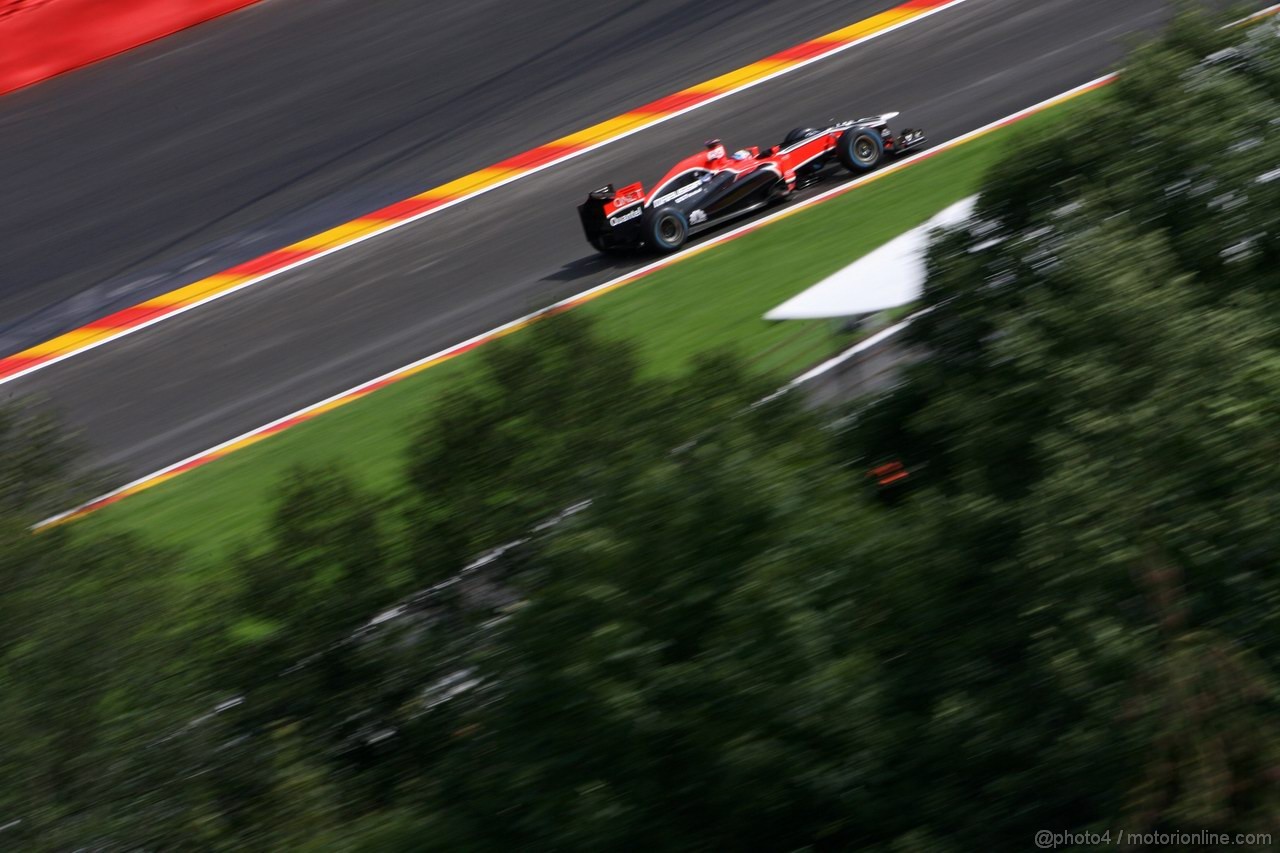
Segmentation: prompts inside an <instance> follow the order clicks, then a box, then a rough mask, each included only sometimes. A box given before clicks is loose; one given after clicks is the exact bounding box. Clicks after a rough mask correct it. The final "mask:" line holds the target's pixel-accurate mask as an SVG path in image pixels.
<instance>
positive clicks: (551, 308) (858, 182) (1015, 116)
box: [33, 73, 1116, 530]
mask: <svg viewBox="0 0 1280 853" xmlns="http://www.w3.org/2000/svg"><path fill="white" fill-rule="evenodd" d="M1115 77H1116V74H1114V73H1112V74H1104V75H1103V76H1101V77H1098V78H1096V79H1094V80H1091V81H1089V82H1088V83H1083V84H1081V85H1079V86H1073V87H1072V88H1070V89H1067V90H1066V91H1065V92H1061V93H1059V94H1057V95H1054V96H1053V97H1050V98H1045V99H1044V100H1043V101H1040V102H1038V103H1036V104H1033V105H1032V106H1029V107H1025V108H1023V109H1021V110H1018V111H1017V112H1014V113H1010V114H1009V115H1007V116H1005V117H1004V118H1001V119H997V120H995V121H993V122H990V123H988V124H985V125H983V126H982V127H979V128H976V129H974V130H970V131H968V132H966V133H962V134H960V135H959V136H956V137H952V138H951V139H948V140H946V141H945V142H940V143H938V144H937V145H935V146H934V147H932V148H929V149H927V150H925V151H921V152H918V153H916V154H913V155H911V156H909V157H906V158H904V159H902V160H899V161H897V162H896V163H892V164H890V165H889V166H887V167H885V168H883V169H879V170H877V171H875V172H872V173H870V174H868V175H864V176H863V177H861V178H857V179H855V180H853V181H849V182H848V183H845V184H841V185H840V186H838V187H832V188H831V189H829V190H826V191H825V192H822V193H819V194H818V195H816V196H813V197H812V198H807V199H805V200H804V201H801V202H798V203H796V204H795V205H792V206H789V207H787V208H785V209H784V210H780V211H778V212H776V213H772V214H769V215H768V216H764V217H761V218H760V219H757V220H754V221H752V222H749V223H747V224H745V225H740V226H738V227H737V228H734V229H732V230H730V231H726V232H724V233H723V234H718V235H716V236H715V237H713V238H711V239H710V240H706V241H704V242H702V243H699V244H698V245H696V246H691V247H690V248H688V249H685V250H684V251H682V252H677V253H675V254H674V255H668V256H667V257H665V258H660V259H659V260H656V261H653V262H652V263H649V264H646V265H644V266H642V267H639V268H637V269H634V270H631V271H630V272H627V273H624V274H622V275H620V276H618V277H616V278H612V279H610V280H609V281H606V282H604V283H603V284H597V285H595V286H594V287H590V288H588V289H586V290H584V291H581V292H580V293H577V294H574V295H573V296H568V297H566V298H564V299H561V300H559V301H558V302H554V303H552V304H551V305H548V306H547V307H545V308H540V309H538V310H537V311H532V312H530V313H528V314H525V315H524V316H522V317H518V318H516V319H514V320H510V321H508V322H506V323H503V324H502V325H500V326H495V327H494V328H492V329H490V330H488V331H486V332H481V333H480V334H478V335H473V336H472V337H470V338H467V339H466V340H464V341H462V342H460V343H456V344H453V345H452V346H449V347H446V348H444V349H442V350H439V351H437V352H435V353H432V354H431V355H428V356H424V357H422V358H420V359H417V360H416V361H412V362H410V363H408V364H406V365H403V366H402V367H397V368H395V369H394V370H390V371H387V372H386V373H383V374H381V375H380V376H377V377H375V378H373V379H368V380H366V381H364V382H361V383H360V384H358V385H354V386H352V387H351V388H348V389H346V390H345V391H339V392H338V393H336V394H333V395H330V396H328V397H325V398H324V399H323V400H320V401H319V402H316V403H312V404H310V405H308V406H304V407H303V408H301V409H297V410H296V411H294V412H291V413H289V414H287V415H283V416H281V417H279V418H276V419H275V420H273V421H271V422H269V423H266V424H263V425H262V426H260V427H255V428H254V429H251V430H249V431H248V432H245V433H241V434H240V435H238V436H236V437H234V438H230V439H227V440H226V441H224V442H221V443H220V444H216V445H214V446H213V447H210V448H208V449H206V450H202V451H200V452H198V453H193V454H191V455H190V456H188V457H186V458H184V459H181V460H179V461H177V462H174V463H172V464H170V465H166V466H165V467H163V468H160V469H158V470H156V471H153V472H152V473H150V474H146V475H144V476H142V477H139V478H137V479H136V480H132V481H130V482H128V483H125V484H124V485H123V486H119V487H117V488H115V489H112V490H111V491H109V492H106V493H104V494H101V495H99V496H98V497H95V498H92V499H90V500H87V501H85V502H84V503H82V504H79V505H77V506H75V507H72V508H71V509H68V510H64V511H63V512H60V513H58V514H57V515H52V516H50V517H48V518H46V519H44V520H43V521H40V522H37V523H36V524H35V525H33V529H36V530H39V529H40V528H42V527H47V526H49V525H51V524H55V523H57V522H59V521H61V520H62V519H64V518H67V517H68V516H71V515H74V514H75V513H77V512H79V511H80V510H81V509H83V508H85V507H87V506H89V505H91V504H95V503H99V502H101V501H105V500H110V499H111V498H113V497H115V496H117V495H119V494H121V493H123V492H126V491H128V490H129V489H132V488H134V487H135V486H140V485H142V484H143V483H146V482H148V481H150V480H154V479H156V478H158V477H163V476H164V475H165V474H168V473H170V472H171V471H174V470H176V469H178V468H181V467H182V466H184V465H187V464H189V463H191V462H194V461H196V460H197V459H200V458H202V457H204V456H208V455H209V454H211V453H217V452H218V451H219V450H222V449H224V448H226V447H228V446H230V445H232V444H236V443H238V442H241V441H245V440H247V439H250V438H253V437H254V436H256V435H259V434H260V433H263V432H266V431H268V430H270V429H273V428H274V427H276V426H278V425H280V424H282V423H284V422H285V421H288V420H292V419H294V418H297V417H301V416H303V415H306V414H308V413H310V412H312V411H314V410H316V409H319V408H321V407H323V406H327V405H329V404H330V403H333V402H336V401H338V400H340V399H342V398H344V397H349V396H352V395H355V394H359V393H360V392H362V391H364V390H366V389H368V388H369V387H371V386H373V385H377V384H379V383H381V382H386V381H388V380H394V379H395V378H396V377H398V376H400V375H401V374H404V373H407V372H409V371H412V370H414V369H415V368H418V367H420V366H422V365H423V364H426V363H427V362H430V361H435V360H437V359H442V358H446V357H448V356H450V355H452V354H454V353H456V352H457V351H458V350H462V349H466V348H467V347H470V346H473V345H475V344H479V343H482V342H483V341H485V340H488V339H491V338H493V337H495V336H497V335H500V334H502V333H503V332H505V331H507V330H508V329H511V328H512V327H513V326H522V325H526V324H528V323H530V322H533V321H535V320H537V319H538V318H539V317H542V316H544V315H546V314H551V313H554V312H555V311H556V310H558V309H561V308H564V307H566V306H568V305H570V304H572V303H574V302H577V301H579V300H582V299H586V298H588V297H590V296H592V295H593V294H595V293H597V292H599V291H601V290H607V289H611V288H614V287H617V286H618V285H621V284H624V283H626V282H627V281H629V280H631V279H633V278H639V277H641V276H644V275H647V274H648V273H650V272H653V271H655V270H658V269H661V268H662V267H666V266H670V265H672V264H675V263H677V262H678V261H680V260H682V259H684V258H686V257H688V256H690V255H693V254H696V253H698V252H701V251H704V250H706V249H709V248H711V247H713V246H716V245H718V244H720V243H723V242H726V241H728V240H731V239H733V238H734V237H736V236H738V235H740V234H743V233H745V232H747V231H751V230H753V229H755V228H760V227H763V226H765V225H768V224H769V223H771V222H773V221H775V220H777V219H781V218H783V217H785V216H789V215H791V214H793V213H796V212H798V211H801V210H804V209H805V208H806V207H810V206H812V205H814V204H818V203H819V202H822V201H825V200H827V199H829V198H831V197H833V196H836V195H839V194H841V193H844V192H849V191H851V190H854V189H856V188H858V187H860V186H862V185H863V184H865V183H867V182H869V181H871V180H873V179H875V178H878V177H880V176H883V175H887V174H890V173H892V172H895V171H898V170H900V169H904V168H906V167H908V166H910V165H912V164H914V163H916V162H919V161H921V160H923V159H925V158H927V157H928V156H930V155H932V154H937V153H940V152H942V151H946V150H948V149H951V148H955V147H957V146H959V145H963V144H964V143H965V142H968V141H969V140H970V139H972V138H973V137H975V136H979V135H981V134H984V133H987V132H989V131H992V130H996V129H998V128H1000V127H1001V126H1003V125H1007V124H1010V123H1012V122H1016V121H1018V120H1020V119H1023V118H1026V117H1027V116H1029V115H1032V114H1034V113H1036V112H1038V111H1040V110H1043V109H1045V108H1047V107H1049V106H1052V105H1053V104H1054V102H1056V101H1060V100H1062V99H1063V98H1069V97H1071V96H1072V95H1075V94H1077V93H1080V92H1083V91H1085V90H1087V89H1090V88H1093V87H1097V86H1100V85H1103V84H1105V83H1107V82H1110V81H1111V80H1112V79H1114V78H1115ZM864 343H865V342H864ZM846 352H847V351H846ZM836 358H839V356H837V357H836ZM810 372H812V371H810Z"/></svg>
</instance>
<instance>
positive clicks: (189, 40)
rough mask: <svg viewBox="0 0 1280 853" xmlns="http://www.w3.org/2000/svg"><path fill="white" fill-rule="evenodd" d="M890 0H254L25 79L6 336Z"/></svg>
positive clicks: (407, 188) (346, 212) (11, 189)
mask: <svg viewBox="0 0 1280 853" xmlns="http://www.w3.org/2000/svg"><path fill="white" fill-rule="evenodd" d="M899 2H902V0H854V2H839V0H747V2H742V3H737V4H734V6H733V8H734V10H735V14H734V15H732V16H726V15H725V14H724V10H723V7H721V6H719V5H716V4H707V3H704V2H692V0H645V2H643V3H636V2H625V0H599V2H595V3H591V4H587V5H588V6H589V10H590V11H588V12H584V11H583V10H584V4H583V3H581V2H579V0H539V2H537V3H521V2H516V0H472V1H471V2H468V3H443V2H437V3H424V2H422V0H379V2H377V3H370V2H368V0H265V2H263V3H260V4H258V5H255V6H252V7H250V8H247V9H244V10H241V11H239V12H236V13H235V14H232V15H229V16H227V17H224V18H220V19H218V20H215V21H212V22H210V23H207V24H204V25H202V26H200V27H196V28H194V29H191V30H188V31H185V32H183V33H180V34H178V35H175V36H171V37H169V38H166V39H163V40H161V41H158V42H155V43H152V44H150V45H146V46H144V47H142V48H140V49H138V50H135V51H132V52H130V53H128V54H125V55H123V56H120V57H117V58H115V59H112V60H108V61H107V62H104V63H101V64H98V65H95V66H91V67H89V68H87V69H83V70H80V71H77V72H76V73H74V74H70V75H67V76H65V77H59V78H56V79H54V80H52V81H49V82H47V83H43V84H41V85H39V86H35V87H33V88H30V89H27V90H24V91H21V92H18V93H15V94H13V95H12V96H8V97H5V98H3V99H0V163H3V164H5V169H4V183H3V188H4V200H5V204H4V205H2V206H0V259H2V260H3V263H2V264H0V350H3V352H5V353H9V352H16V351H17V350H19V349H22V348H24V345H30V344H33V343H37V342H39V341H41V340H45V339H48V338H49V337H52V336H53V335H54V334H56V333H58V332H61V331H64V330H66V329H67V328H74V327H76V326H78V325H80V324H81V323H83V322H85V321H88V320H90V319H93V318H95V317H99V316H102V315H103V314H106V313H108V311H109V310H110V309H115V308H122V307H126V306H128V305H132V304H136V303H137V302H141V301H142V300H144V299H146V298H147V297H149V296H151V295H154V294H155V293H158V292H163V291H166V290H171V289H173V288H175V287H178V286H181V285H183V284H186V283H187V282H190V281H193V280H195V279H197V278H200V277H201V276H202V275H206V274H211V273H216V272H219V271H221V270H223V269H226V268H227V267H230V266H232V265H234V264H235V263H238V262H240V261H244V260H249V259H251V258H254V257H257V256H258V255H261V254H263V253H264V252H266V251H270V250H272V249H275V248H278V247H280V246H283V245H287V244H289V243H291V242H294V241H295V240H297V239H301V238H304V237H309V236H310V235H312V234H315V233H318V232H319V231H323V230H324V229H326V228H329V227H331V226H333V225H337V224H339V223H342V222H345V221H347V220H349V219H351V218H353V217H355V216H358V215H360V214H362V213H365V212H367V211H370V210H374V209H376V208H378V207H381V206H383V205H384V204H387V203H390V202H395V201H399V200H400V199H402V198H404V197H406V196H409V195H412V194H413V193H415V192H418V191H421V190H423V189H426V188H427V187H431V186H436V185H438V184H442V183H444V182H446V181H448V180H450V179H452V178H456V177H458V176H459V175H464V174H467V173H469V172H472V171H474V170H476V169H479V168H482V167H484V166H488V165H489V164H490V163H493V162H496V161H498V160H501V159H502V158H504V157H506V156H509V155H511V154H514V153H518V152H521V151H524V150H527V149H529V148H532V147H534V146H535V145H538V144H540V143H543V142H546V141H548V140H550V139H554V138H556V137H557V136H560V135H563V134H565V133H569V132H573V131H575V130H578V129H580V128H583V127H587V126H589V125H591V124H593V123H595V122H597V121H600V120H603V119H608V118H612V117H613V116H615V115H617V114H618V113H619V112H621V111H622V110H624V109H626V108H627V107H630V106H635V105H638V104H643V103H646V102H647V101H650V100H653V99H655V98H659V97H662V96H663V95H666V94H668V93H670V92H673V91H676V90H678V89H681V88H683V87H685V86H688V85H692V84H695V83H700V82H702V81H703V80H707V79H709V78H711V77H714V76H716V75H718V74H722V73H724V72H726V71H731V70H733V69H735V68H739V67H741V66H742V65H744V64H746V63H749V62H751V61H753V60H756V59H758V58H760V57H762V56H766V55H768V54H770V53H774V52H776V51H778V50H783V49H785V48H788V47H790V46H792V45H793V44H796V43H798V42H801V41H804V40H807V39H810V38H813V37H814V36H818V35H823V34H825V33H827V32H829V31H831V30H832V29H834V28H836V27H838V26H842V25H844V24H846V23H850V22H852V21H855V20H858V19H860V18H864V17H867V16H869V15H872V14H874V13H876V12H879V11H883V10H884V9H887V8H891V7H893V6H895V5H897V4H898V3H899ZM672 20H682V21H684V22H686V23H685V25H684V26H682V27H677V28H672V27H671V26H670V21H672ZM709 32H714V34H715V37H714V42H709V41H708V35H707V34H708V33H709ZM659 46H660V47H661V54H660V58H658V59H657V60H656V61H655V57H654V49H655V47H659Z"/></svg>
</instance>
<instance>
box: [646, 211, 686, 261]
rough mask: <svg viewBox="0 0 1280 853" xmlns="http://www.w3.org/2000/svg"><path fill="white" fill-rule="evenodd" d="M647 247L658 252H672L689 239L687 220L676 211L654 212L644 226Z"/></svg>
mask: <svg viewBox="0 0 1280 853" xmlns="http://www.w3.org/2000/svg"><path fill="white" fill-rule="evenodd" d="M646 229H647V234H646V235H645V236H646V237H647V238H648V241H649V245H650V246H652V247H653V248H654V249H657V250H658V251H659V252H674V251H675V250H676V249H679V248H680V247H681V246H683V245H684V241H685V240H686V239H688V237H689V220H688V219H686V218H685V215H684V214H683V213H681V212H680V211H678V210H674V209H672V208H664V209H661V210H658V211H655V212H654V213H653V215H651V216H650V217H649V222H648V223H647V225H646Z"/></svg>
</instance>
